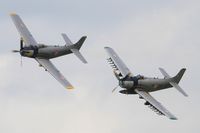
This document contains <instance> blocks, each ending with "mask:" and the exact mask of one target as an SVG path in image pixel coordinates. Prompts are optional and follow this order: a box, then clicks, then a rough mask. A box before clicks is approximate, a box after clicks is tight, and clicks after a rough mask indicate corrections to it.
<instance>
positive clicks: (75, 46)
mask: <svg viewBox="0 0 200 133" xmlns="http://www.w3.org/2000/svg"><path fill="white" fill-rule="evenodd" d="M62 37H63V39H64V40H65V43H66V45H67V46H70V45H72V46H73V47H72V48H71V49H70V50H71V51H72V52H73V53H74V54H75V55H76V56H77V57H78V58H79V59H80V60H81V61H82V62H83V63H87V61H86V60H85V58H84V57H83V55H82V54H81V53H80V52H79V50H80V48H81V46H82V45H83V43H84V41H85V39H86V38H87V37H86V36H83V37H82V38H81V39H80V40H79V41H78V42H77V43H75V44H73V43H72V42H71V40H70V39H69V38H68V37H67V35H66V34H64V33H62Z"/></svg>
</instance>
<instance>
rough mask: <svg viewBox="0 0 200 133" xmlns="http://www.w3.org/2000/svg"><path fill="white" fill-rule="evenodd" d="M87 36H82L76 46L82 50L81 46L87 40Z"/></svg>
mask: <svg viewBox="0 0 200 133" xmlns="http://www.w3.org/2000/svg"><path fill="white" fill-rule="evenodd" d="M86 38H87V36H83V37H81V39H80V40H79V41H78V42H77V43H76V44H74V46H75V48H76V49H78V50H80V48H81V46H82V45H83V43H84V42H85V39H86Z"/></svg>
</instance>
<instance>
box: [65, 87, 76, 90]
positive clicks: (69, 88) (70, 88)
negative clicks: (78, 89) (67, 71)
mask: <svg viewBox="0 0 200 133" xmlns="http://www.w3.org/2000/svg"><path fill="white" fill-rule="evenodd" d="M66 88H67V89H68V90H72V89H74V87H73V86H67V87H66Z"/></svg>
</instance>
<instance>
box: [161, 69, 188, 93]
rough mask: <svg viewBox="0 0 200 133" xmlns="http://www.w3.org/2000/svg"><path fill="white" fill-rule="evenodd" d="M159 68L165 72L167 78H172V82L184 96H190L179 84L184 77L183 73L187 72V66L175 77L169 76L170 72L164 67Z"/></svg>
mask: <svg viewBox="0 0 200 133" xmlns="http://www.w3.org/2000/svg"><path fill="white" fill-rule="evenodd" d="M159 70H160V72H161V73H162V74H163V76H164V77H165V78H170V82H169V83H170V84H171V85H172V86H173V87H174V88H176V89H177V90H178V91H179V92H180V93H182V94H183V95H184V96H186V97H187V96H188V95H187V94H186V93H185V91H184V90H183V89H182V88H181V87H180V86H179V85H178V83H179V81H180V80H181V78H182V76H183V74H184V73H185V70H186V69H185V68H182V69H181V70H180V71H179V73H178V74H177V75H176V76H175V77H173V78H171V76H169V74H168V73H167V72H166V71H165V70H164V69H163V68H159Z"/></svg>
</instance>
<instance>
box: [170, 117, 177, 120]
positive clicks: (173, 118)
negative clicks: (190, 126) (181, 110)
mask: <svg viewBox="0 0 200 133" xmlns="http://www.w3.org/2000/svg"><path fill="white" fill-rule="evenodd" d="M170 119H171V120H178V119H177V118H176V117H172V118H170Z"/></svg>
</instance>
